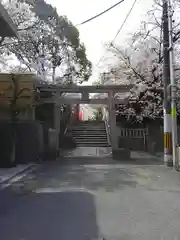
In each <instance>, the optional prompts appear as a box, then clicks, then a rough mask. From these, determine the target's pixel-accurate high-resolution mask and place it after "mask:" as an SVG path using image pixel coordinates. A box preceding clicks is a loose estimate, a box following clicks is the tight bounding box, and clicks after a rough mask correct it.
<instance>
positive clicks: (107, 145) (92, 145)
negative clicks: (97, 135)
mask: <svg viewBox="0 0 180 240" xmlns="http://www.w3.org/2000/svg"><path fill="white" fill-rule="evenodd" d="M76 146H77V147H110V145H109V144H106V143H101V144H100V143H98V144H97V143H95V144H94V143H89V144H87V143H79V144H78V143H77V144H76Z"/></svg>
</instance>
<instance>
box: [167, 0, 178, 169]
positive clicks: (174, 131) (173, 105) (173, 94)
mask: <svg viewBox="0 0 180 240" xmlns="http://www.w3.org/2000/svg"><path fill="white" fill-rule="evenodd" d="M168 4H169V9H168V13H169V14H168V15H169V18H168V20H169V59H170V82H171V115H172V149H173V165H174V166H175V169H176V170H177V171H179V156H178V152H177V150H178V139H177V113H176V90H177V86H176V80H175V76H174V46H173V28H172V16H173V12H172V3H171V0H169V2H168Z"/></svg>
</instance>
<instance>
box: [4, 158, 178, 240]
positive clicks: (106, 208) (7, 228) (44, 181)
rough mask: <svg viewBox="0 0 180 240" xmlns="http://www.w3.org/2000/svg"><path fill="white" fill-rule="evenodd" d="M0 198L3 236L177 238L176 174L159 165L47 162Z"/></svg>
mask: <svg viewBox="0 0 180 240" xmlns="http://www.w3.org/2000/svg"><path fill="white" fill-rule="evenodd" d="M0 199H1V201H0V239H1V240H57V239H59V240H99V239H102V238H104V239H106V240H142V239H143V240H152V239H159V240H160V239H169V240H177V239H180V173H178V172H175V171H173V170H172V169H169V168H165V167H164V166H163V165H154V164H153V165H143V164H139V165H135V164H133V163H132V164H125V163H119V164H107V165H105V164H100V165H97V164H85V165H83V164H82V165H80V164H74V165H71V164H69V165H62V162H61V161H56V162H49V163H45V164H42V165H41V166H40V167H38V168H37V169H36V170H34V171H33V172H29V173H28V174H27V175H26V176H24V177H23V178H21V179H20V180H19V181H17V182H14V183H12V185H10V186H9V187H7V188H5V189H3V190H1V191H0Z"/></svg>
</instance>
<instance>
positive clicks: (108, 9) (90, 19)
mask: <svg viewBox="0 0 180 240" xmlns="http://www.w3.org/2000/svg"><path fill="white" fill-rule="evenodd" d="M122 2H124V0H121V1H119V2H117V3H116V4H114V5H113V6H111V7H109V8H107V9H106V10H104V11H103V12H101V13H99V14H97V15H95V16H93V17H91V18H89V19H87V20H85V21H83V22H81V23H79V24H77V25H76V26H79V25H83V24H85V23H88V22H90V21H92V20H94V19H95V18H98V17H100V16H102V15H103V14H104V13H107V12H108V11H110V10H111V9H113V8H115V7H117V6H118V5H119V4H120V3H122Z"/></svg>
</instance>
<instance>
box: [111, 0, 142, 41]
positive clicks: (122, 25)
mask: <svg viewBox="0 0 180 240" xmlns="http://www.w3.org/2000/svg"><path fill="white" fill-rule="evenodd" d="M136 2H137V0H135V1H134V2H133V5H132V7H131V8H130V10H129V12H128V13H127V15H126V17H125V19H124V21H123V23H122V24H121V26H120V28H119V30H118V31H117V33H116V35H115V37H114V39H113V41H112V43H113V42H114V41H115V40H116V38H117V36H118V35H119V33H120V32H121V30H122V29H123V27H124V25H125V23H126V21H127V19H128V18H129V16H130V14H131V12H132V10H133V8H134V6H135V4H136Z"/></svg>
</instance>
